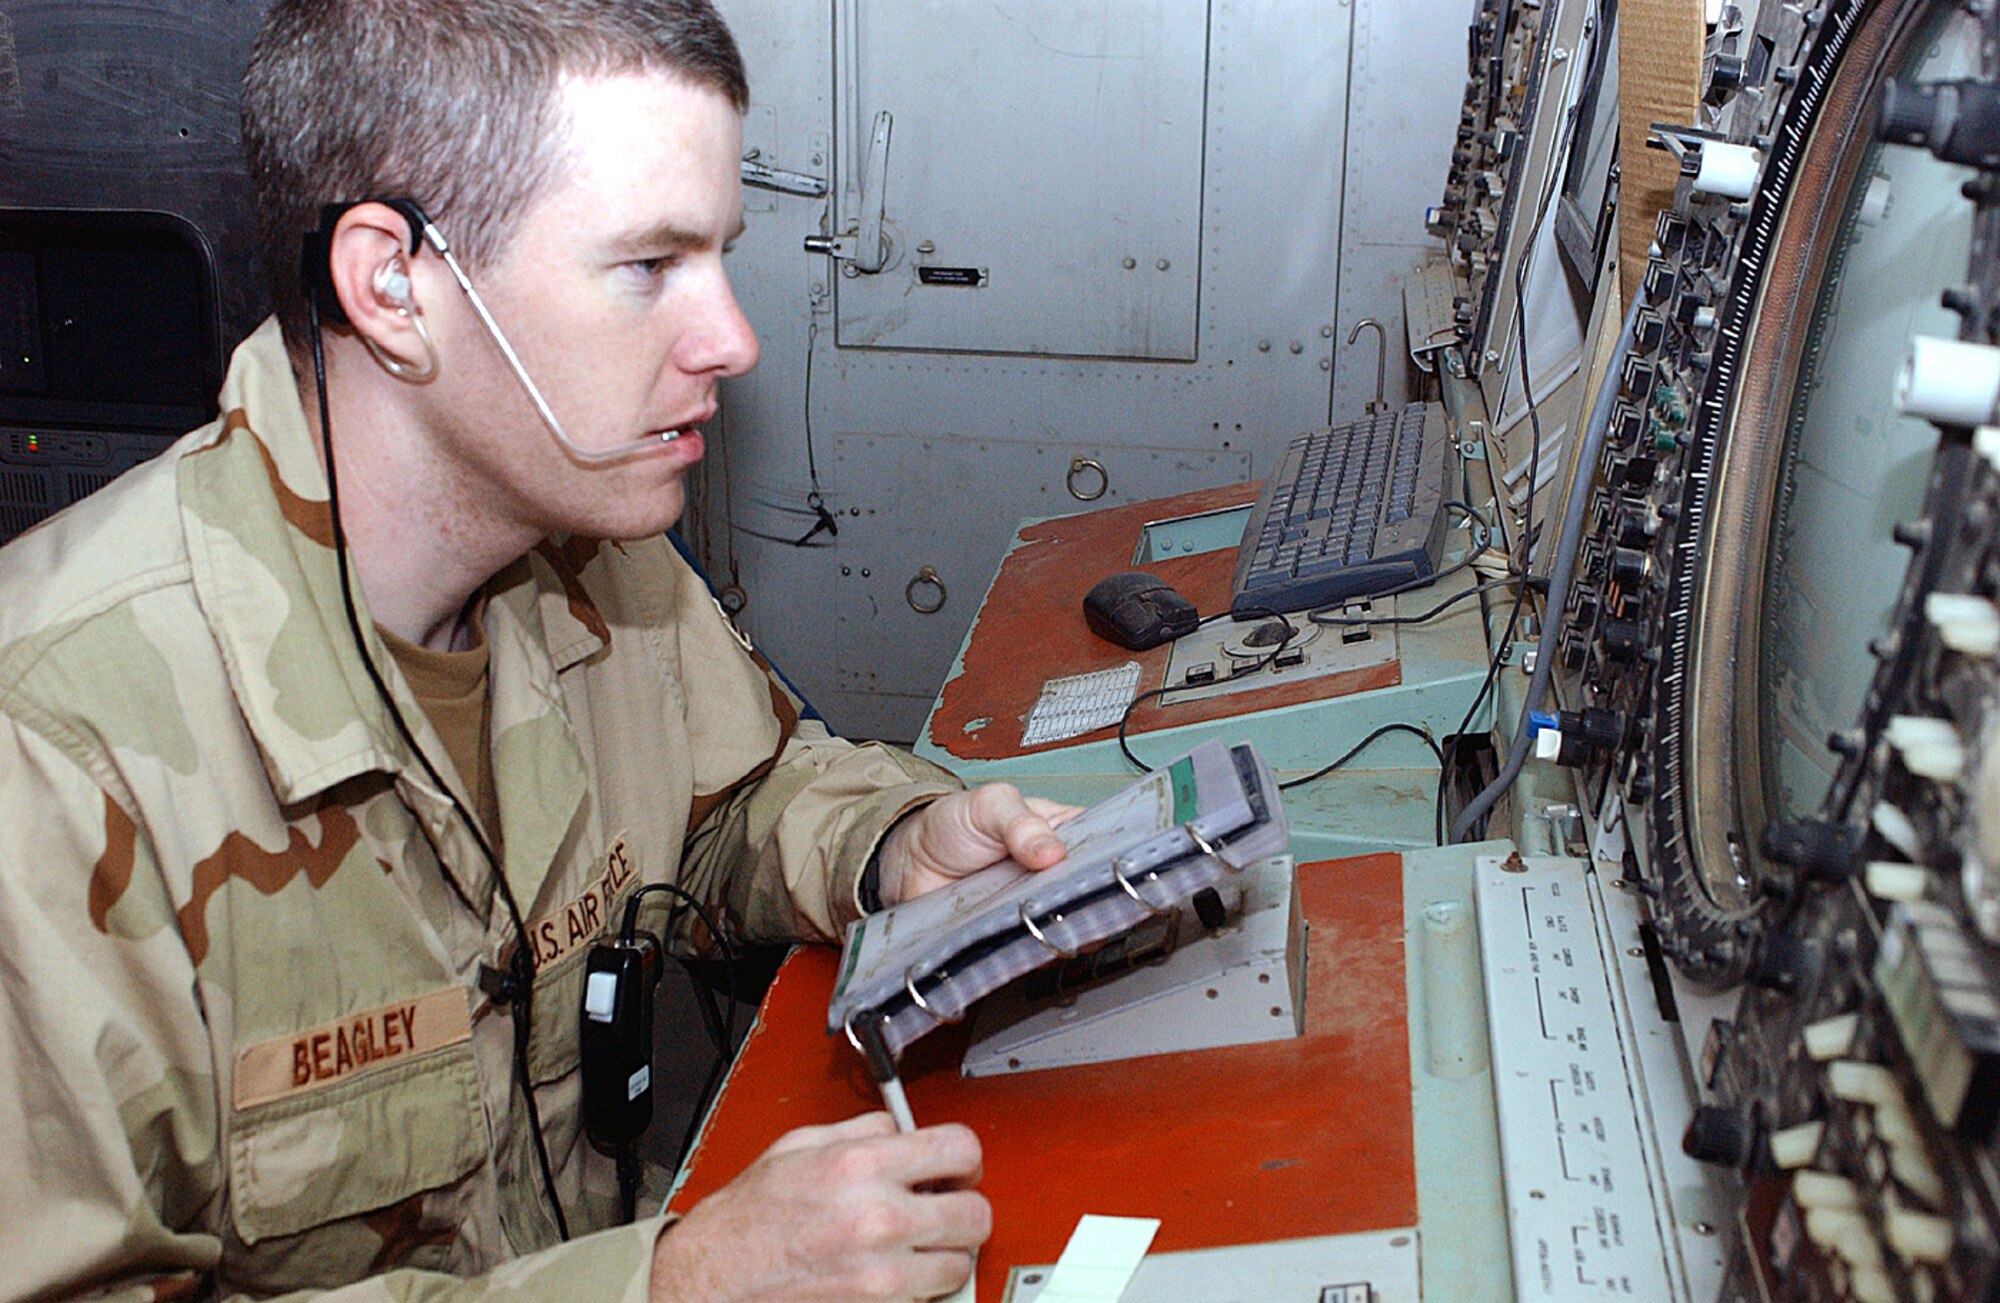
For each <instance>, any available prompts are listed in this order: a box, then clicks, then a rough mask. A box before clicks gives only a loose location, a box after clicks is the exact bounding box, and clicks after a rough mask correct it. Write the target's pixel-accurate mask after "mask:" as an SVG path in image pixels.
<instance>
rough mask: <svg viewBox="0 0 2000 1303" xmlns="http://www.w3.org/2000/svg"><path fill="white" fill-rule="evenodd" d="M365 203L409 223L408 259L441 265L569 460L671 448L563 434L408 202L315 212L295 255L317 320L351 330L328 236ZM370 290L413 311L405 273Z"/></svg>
mask: <svg viewBox="0 0 2000 1303" xmlns="http://www.w3.org/2000/svg"><path fill="white" fill-rule="evenodd" d="M365 203H375V204H381V205H383V206H384V207H387V208H393V209H394V210H395V211H396V212H397V213H399V214H400V215H401V216H402V218H403V220H404V221H405V222H407V223H409V227H410V256H411V257H413V258H414V257H415V256H416V255H417V254H418V253H419V252H420V251H421V250H422V249H423V247H424V246H425V245H426V244H428V245H429V246H430V247H431V249H432V250H433V251H435V252H436V254H437V256H438V257H439V258H441V259H443V260H444V265H445V268H446V270H448V271H449V272H450V273H451V277H452V279H453V280H455V281H457V282H458V288H459V289H460V290H462V291H464V293H465V299H466V302H468V303H470V304H471V305H472V311H473V315H475V316H477V317H478V318H479V324H480V325H481V326H483V327H485V330H486V333H487V334H488V335H490V336H491V337H492V339H493V343H494V345H495V346H496V347H497V348H499V350H500V356H501V357H503V358H505V359H506V361H507V366H508V369H510V370H511V371H513V373H514V379H515V380H517V381H519V382H520V385H521V388H522V390H523V391H524V392H525V393H526V394H527V395H528V401H529V402H531V403H533V404H534V407H535V412H536V414H537V415H539V416H540V417H541V418H542V424H543V425H545V426H547V427H548V430H549V433H550V434H551V435H553V436H554V437H555V441H556V443H557V444H558V445H559V446H560V447H561V448H562V450H563V452H564V453H566V454H567V455H568V456H569V457H571V458H572V459H574V460H575V461H578V462H581V463H583V464H584V465H586V466H596V465H602V464H603V463H606V462H615V461H623V460H624V459H625V458H627V457H636V456H638V455H639V454H641V453H646V452H651V451H653V450H655V449H657V448H658V447H659V446H660V445H661V444H664V443H672V442H673V440H674V439H675V437H676V436H677V435H678V433H679V432H678V431H675V430H665V431H662V432H660V433H658V434H649V435H646V436H644V437H642V438H638V439H628V440H626V441H625V442H624V443H621V444H618V445H617V446H615V447H611V448H585V447H583V446H581V445H580V444H578V443H577V442H576V441H575V440H573V439H571V438H570V437H569V433H568V431H566V430H564V429H563V424H562V422H561V421H560V420H558V419H557V418H556V414H555V411H554V409H552V408H551V407H550V406H549V402H548V399H546V398H544V397H542V391H541V387H540V386H539V385H537V384H536V383H535V381H534V378H533V377H531V376H530V375H529V374H528V369H527V368H526V367H525V366H523V365H521V358H520V355H519V354H517V353H516V352H515V351H514V345H513V344H512V343H510V342H509V341H508V339H507V334H506V332H505V331H503V330H501V329H500V323H499V322H497V321H495V320H494V319H493V314H492V312H490V311H489V310H488V309H487V307H486V300H485V299H484V298H481V297H480V294H479V291H478V290H477V289H475V288H474V287H473V284H472V278H471V277H469V276H467V275H466V274H465V268H464V267H462V266H460V265H459V261H458V257H457V256H456V255H455V254H453V253H452V251H451V244H450V243H449V242H448V241H447V240H446V239H445V238H444V232H442V231H440V230H439V229H438V226H437V223H436V222H434V221H432V220H431V219H430V216H429V215H428V214H427V213H425V212H424V210H423V209H422V208H421V207H419V206H418V204H417V201H416V200H414V199H403V198H391V199H357V200H353V201H350V202H347V203H337V204H328V205H326V206H325V207H324V208H322V209H320V213H319V228H318V229H317V230H314V231H311V232H309V233H308V234H307V235H306V237H305V245H304V248H303V250H302V251H301V253H300V260H301V266H300V269H301V271H302V273H303V275H304V278H305V284H306V291H307V294H308V295H309V296H315V295H316V296H317V299H318V302H319V304H320V314H321V316H323V317H324V318H325V319H326V320H328V321H331V322H334V323H335V324H337V325H343V326H350V327H351V326H352V325H353V323H352V322H351V321H349V320H348V318H347V313H346V311H345V310H344V309H342V308H341V306H340V295H339V293H338V292H337V291H336V290H335V289H334V284H333V234H334V230H335V229H336V228H337V227H338V226H339V224H340V219H341V218H342V217H343V216H344V215H345V214H346V213H347V212H348V210H350V209H353V208H357V207H359V206H360V205H362V204H365ZM398 279H400V280H401V282H402V285H403V291H404V292H403V293H402V294H400V295H399V294H397V293H396V292H395V291H394V289H393V288H392V287H393V285H394V284H395V282H396V281H397V280H398ZM375 287H376V289H377V290H379V291H381V292H382V293H383V294H385V295H386V296H387V297H388V298H389V299H390V300H391V301H392V302H395V303H397V304H398V306H403V307H408V308H410V309H411V310H414V305H413V304H412V303H410V301H409V296H408V291H409V273H408V272H407V271H400V272H390V271H389V270H388V268H387V267H384V268H383V269H382V270H380V271H378V272H377V273H376V280H375ZM377 356H378V357H380V356H381V355H380V354H378V355H377ZM390 370H392V371H395V372H396V373H397V374H398V375H402V374H403V372H401V371H400V370H398V369H397V368H396V367H393V366H392V367H390ZM431 374H432V372H431V371H425V372H417V373H413V374H410V375H408V376H407V377H406V378H408V379H411V380H417V381H423V380H428V379H430V377H431Z"/></svg>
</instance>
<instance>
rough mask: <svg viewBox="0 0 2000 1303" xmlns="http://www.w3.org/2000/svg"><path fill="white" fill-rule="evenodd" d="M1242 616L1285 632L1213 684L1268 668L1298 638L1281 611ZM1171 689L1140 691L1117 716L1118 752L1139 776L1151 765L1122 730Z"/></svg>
mask: <svg viewBox="0 0 2000 1303" xmlns="http://www.w3.org/2000/svg"><path fill="white" fill-rule="evenodd" d="M1236 614H1237V613H1236V612H1234V611H1228V610H1223V611H1217V612H1216V613H1215V614H1214V615H1208V616H1203V617H1202V618H1201V619H1200V620H1198V621H1196V622H1195V626H1194V627H1195V629H1199V628H1201V627H1202V626H1203V625H1205V624H1214V623H1215V622H1216V621H1217V620H1227V619H1229V618H1231V617H1232V616H1234V615H1236ZM1243 614H1245V615H1255V616H1256V617H1257V618H1259V619H1265V618H1276V619H1278V620H1279V621H1281V622H1282V623H1283V624H1284V626H1285V632H1284V633H1283V635H1282V636H1280V637H1279V639H1278V645H1277V646H1275V647H1273V648H1271V651H1270V654H1269V655H1267V656H1264V657H1263V658H1261V659H1260V660H1258V661H1257V662H1255V663H1254V664H1251V665H1239V666H1237V667H1236V668H1235V669H1232V670H1231V671H1229V673H1228V674H1226V675H1224V676H1223V677H1222V678H1221V679H1218V680H1217V681H1216V682H1217V683H1234V682H1235V681H1236V680H1238V679H1247V678H1249V677H1250V676H1251V675H1252V674H1258V673H1261V672H1263V671H1264V670H1266V669H1269V668H1270V667H1271V665H1273V664H1274V663H1275V662H1276V661H1277V659H1278V653H1279V652H1282V651H1283V650H1285V648H1286V647H1288V646H1290V645H1291V642H1292V640H1293V639H1294V638H1296V637H1298V636H1299V631H1298V630H1297V629H1296V628H1294V627H1293V626H1292V622H1291V621H1290V620H1287V619H1285V617H1284V613H1283V612H1281V611H1274V610H1271V609H1270V608H1269V607H1262V606H1258V607H1246V608H1245V609H1244V611H1243ZM1193 632H1194V629H1190V630H1188V633H1193ZM1181 637H1183V638H1185V637H1187V634H1185V633H1184V634H1182V635H1181ZM1183 686H1185V685H1183ZM1200 686H1202V687H1212V686H1214V685H1213V684H1202V685H1200ZM1173 690H1174V689H1173V688H1172V687H1170V686H1166V685H1162V686H1160V687H1157V688H1154V689H1153V690H1152V691H1150V692H1142V693H1140V694H1139V695H1138V696H1136V697H1134V698H1132V700H1131V702H1130V704H1128V705H1127V706H1126V707H1125V713H1124V714H1122V715H1120V716H1119V717H1118V750H1119V752H1120V753H1121V754H1122V755H1124V757H1125V759H1126V761H1127V762H1128V763H1129V764H1130V765H1131V766H1132V767H1133V768H1134V769H1136V770H1138V771H1139V772H1140V773H1142V774H1145V773H1151V772H1152V769H1153V766H1151V765H1148V764H1146V763H1145V762H1144V761H1142V760H1140V759H1139V757H1137V756H1135V755H1133V754H1132V748H1131V746H1130V745H1129V744H1128V743H1127V742H1126V740H1125V737H1126V733H1125V730H1126V729H1127V728H1129V727H1130V726H1131V723H1132V712H1133V711H1135V710H1137V709H1138V708H1139V707H1140V705H1141V704H1143V703H1145V702H1147V701H1151V700H1153V699H1155V698H1159V697H1164V696H1166V695H1167V694H1168V693H1169V692H1172V691H1173Z"/></svg>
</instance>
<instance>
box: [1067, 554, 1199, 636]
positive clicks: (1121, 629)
mask: <svg viewBox="0 0 2000 1303" xmlns="http://www.w3.org/2000/svg"><path fill="white" fill-rule="evenodd" d="M1083 619H1084V623H1086V624H1088V625H1089V626H1090V631H1091V632H1092V633H1094V634H1096V635H1097V636H1098V637H1100V638H1107V639H1109V640H1111V641H1112V642H1115V643H1117V644H1118V645H1119V646H1120V647H1129V648H1131V649H1132V650H1133V651H1144V650H1146V649H1147V648H1148V647H1157V646H1159V645H1160V644H1161V643H1163V642H1171V641H1172V640H1173V639H1175V638H1178V637H1180V636H1181V635H1182V634H1184V633H1191V632H1193V630H1194V627H1195V626H1196V625H1197V624H1200V623H1201V617H1200V616H1199V615H1197V614H1196V613H1195V609H1194V603H1192V602H1190V601H1188V599H1187V598H1185V597H1182V596H1181V595H1180V594H1179V593H1177V592H1175V591H1174V590H1173V588H1172V587H1170V586H1169V585H1168V584H1167V583H1166V582H1165V581H1164V580H1162V579H1160V578H1159V577H1158V576H1155V575H1149V574H1147V573H1145V572H1144V571H1142V570H1133V571H1130V572H1128V573H1126V574H1122V575H1112V576H1111V577H1110V578H1109V579H1100V580H1099V581H1098V582H1097V584H1096V585H1095V586H1094V587H1092V588H1091V590H1090V591H1089V592H1088V593H1086V594H1084V598H1083Z"/></svg>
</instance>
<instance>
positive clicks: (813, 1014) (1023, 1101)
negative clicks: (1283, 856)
mask: <svg viewBox="0 0 2000 1303" xmlns="http://www.w3.org/2000/svg"><path fill="white" fill-rule="evenodd" d="M1299 887H1300V900H1301V903H1302V905H1303V907H1304V909H1305V914H1306V919H1307V922H1308V924H1309V925H1310V929H1311V930H1310V932H1309V936H1308V943H1307V967H1306V974H1307V983H1306V985H1307V996H1306V1031H1305V1035H1303V1036H1301V1037H1298V1038H1297V1039H1294V1040H1287V1041H1280V1042H1274V1043H1269V1044H1264V1045H1243V1046H1232V1047H1229V1048H1225V1049H1217V1050H1203V1051H1198V1052H1194V1053H1188V1054H1171V1055H1157V1056H1154V1057H1151V1058H1144V1059H1131V1060H1127V1061H1125V1062H1122V1063H1109V1064H1093V1065H1090V1066H1087V1067H1081V1068H1060V1069H1052V1070H1049V1071H1044V1072H1034V1073H1025V1074H1022V1075H1018V1076H1011V1077H998V1078H992V1077H989V1078H984V1079H981V1080H976V1081H968V1080H965V1079H962V1078H961V1077H959V1076H958V1073H957V1064H958V1059H959V1055H960V1054H961V1053H962V1051H963V1048H964V1040H963V1032H962V1031H960V1030H958V1029H950V1030H946V1031H941V1032H938V1033H936V1034H935V1035H933V1036H931V1037H928V1038H927V1039H926V1040H924V1041H921V1042H919V1043H918V1045H917V1046H916V1048H915V1049H914V1050H913V1052H912V1054H911V1056H910V1058H909V1059H908V1060H907V1061H906V1062H905V1063H904V1065H903V1070H904V1084H905V1086H906V1088H907V1089H908V1091H909V1096H910V1106H911V1109H912V1111H913V1112H914V1113H915V1114H916V1117H917V1120H918V1122H920V1123H923V1122H941V1121H946V1120H954V1121H959V1122H964V1123H966V1124H967V1125H969V1126H970V1127H972V1129H973V1130H974V1131H976V1132H977V1133H978V1134H979V1138H980V1141H981V1143H982V1144H983V1145H984V1146H985V1153H986V1176H985V1180H984V1182H983V1183H982V1185H981V1189H983V1190H984V1191H985V1193H986V1195H987V1197H988V1198H989V1199H991V1200H992V1201H993V1206H994V1230H993V1238H992V1240H991V1241H990V1242H989V1243H988V1244H987V1246H986V1249H985V1250H984V1251H983V1252H982V1253H981V1255H980V1259H979V1262H980V1267H979V1271H980V1281H979V1288H980V1296H981V1297H982V1298H988V1299H997V1298H999V1297H1000V1292H1001V1290H1002V1289H1003V1288H1004V1284H1005V1280H1006V1272H1007V1268H1008V1267H1009V1266H1013V1265H1021V1264H1027V1263H1034V1262H1053V1261H1055V1259H1056V1257H1057V1255H1058V1254H1060V1253H1061V1251H1062V1247H1063V1245H1064V1244H1065V1243H1066V1242H1067V1241H1068V1239H1069V1235H1070V1232H1071V1231H1072V1230H1073V1229H1075V1226H1076V1219H1077V1218H1078V1217H1079V1216H1081V1215H1082V1214H1084V1213H1087V1212H1092V1213H1109V1214H1119V1215H1125V1216H1143V1217H1158V1218H1160V1219H1161V1226H1160V1233H1159V1236H1158V1237H1157V1238H1156V1239H1155V1240H1154V1242H1153V1249H1154V1251H1156V1252H1173V1251H1177V1250H1182V1249H1200V1248H1214V1247H1218V1246H1223V1245H1232V1244H1250V1243H1257V1242H1261V1241H1266V1240H1286V1239H1296V1238H1300V1237H1304V1236H1313V1235H1340V1234H1349V1233H1353V1232H1360V1231H1379V1230H1391V1229H1396V1228H1400V1227H1406V1226H1414V1225H1415V1224H1416V1217H1417V1190H1416V1167H1415V1154H1414V1141H1413V1138H1412V1136H1411V1112H1410V1048H1409V1028H1408V1024H1407V997H1406V993H1405V989H1404V970H1403V885H1402V859H1401V857H1400V856H1397V855H1393V854H1385V855H1366V856H1360V857H1357V858H1354V859H1347V860H1330V861H1322V862H1319V863H1314V864H1307V865H1303V866H1301V867H1300V869H1299ZM836 957H837V956H836V952H835V951H833V950H831V949H829V948H825V947H804V948H801V949H800V950H799V951H798V952H796V953H795V954H793V955H792V957H791V958H790V959H789V960H787V961H786V963H785V965H784V967H783V968H782V969H781V970H780V972H779V974H778V980H777V981H776V982H775V983H774V984H773V985H772V987H771V991H770V994H769V995H768V996H767V997H766V999H765V1003H764V1008H763V1010H762V1014H761V1017H760V1019H759V1021H758V1025H757V1027H756V1029H755V1030H754V1031H753V1032H752V1033H751V1035H750V1037H749V1039H748V1041H747V1042H746V1043H745V1045H744V1048H743V1053H742V1056H741V1058H740V1059H739V1060H738V1061H737V1064H736V1067H735V1069H734V1070H733V1071H732V1072H731V1074H730V1078H729V1082H728V1084H727V1086H726V1087H725V1090H724V1094H723V1097H722V1100H721V1103H720V1104H719V1105H718V1106H717V1110H716V1113H715V1116H714V1118H713V1119H712V1121H711V1123H710V1126H709V1130H708V1133H707V1135H706V1136H705V1137H704V1139H703V1141H702V1144H701V1146H700V1148H699V1149H698V1150H697V1151H696V1153H695V1156H694V1159H693V1166H692V1169H691V1171H690V1174H689V1178H688V1181H687V1184H686V1185H685V1186H684V1187H683V1188H682V1190H681V1192H680V1193H679V1195H678V1196H676V1198H675V1200H674V1204H673V1206H674V1207H675V1208H676V1209H680V1210H685V1209H686V1208H688V1207H689V1206H691V1205H692V1204H693V1203H694V1201H695V1200H697V1199H699V1198H701V1197H702V1196H704V1195H706V1194H707V1193H709V1192H710V1191H712V1190H714V1189H715V1188H717V1187H718V1186H720V1185H721V1184H723V1183H724V1182H725V1181H727V1180H728V1179H729V1178H730V1177H731V1176H733V1175H734V1174H735V1173H737V1172H738V1171H741V1170H742V1169H743V1168H744V1167H745V1166H747V1165H748V1164H749V1163H750V1162H751V1161H752V1160H753V1159H754V1158H756V1156H757V1155H758V1154H760V1153H762V1152H763V1150H764V1148H765V1147H766V1146H768V1145H769V1144H770V1143H771V1142H772V1141H773V1140H775V1139H777V1138H778V1136H780V1135H781V1134H783V1133H784V1132H785V1131H787V1130H789V1129H791V1128H792V1127H797V1126H805V1125H809V1124H814V1123H825V1122H835V1121H839V1120H840V1119H842V1118H846V1117H851V1116H853V1115H854V1114H856V1113H861V1112H866V1111H869V1110H871V1109H875V1108H878V1107H880V1101H879V1097H878V1096H877V1095H876V1093H875V1088H874V1086H873V1084H872V1083H871V1082H870V1081H869V1080H868V1075H867V1072H866V1070H865V1068H864V1067H863V1065H862V1062H861V1058H860V1056H859V1055H857V1054H855V1053H854V1051H853V1050H852V1049H851V1048H849V1046H848V1044H847V1042H846V1041H845V1040H844V1039H842V1038H840V1037H837V1036H834V1037H829V1036H827V1035H826V1034H825V1032H824V1030H823V1029H824V1026H825V1022H826V1004H827V998H828V996H829V994H830V993H831V991H832V989H833V978H834V966H835V959H836Z"/></svg>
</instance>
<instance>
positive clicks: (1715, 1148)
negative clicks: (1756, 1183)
mask: <svg viewBox="0 0 2000 1303" xmlns="http://www.w3.org/2000/svg"><path fill="white" fill-rule="evenodd" d="M1681 1152H1682V1153H1684V1154H1686V1155H1687V1156H1688V1157H1689V1158H1692V1159H1694V1160H1695V1161H1696V1162H1699V1163H1714V1164H1716V1165H1717V1166H1719V1167H1733V1168H1737V1169H1739V1170H1740V1169H1742V1168H1747V1167H1748V1166H1750V1160H1751V1159H1752V1158H1754V1157H1755V1156H1756V1153H1757V1117H1756V1114H1755V1112H1754V1111H1753V1110H1751V1109H1749V1108H1724V1107H1722V1106H1721V1105H1719V1104H1703V1105H1702V1106H1701V1107H1700V1108H1697V1109H1696V1110H1695V1111H1694V1116H1693V1117H1692V1118H1690V1119H1689V1120H1688V1128H1687V1132H1686V1134H1684V1135H1682V1136H1681Z"/></svg>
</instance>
